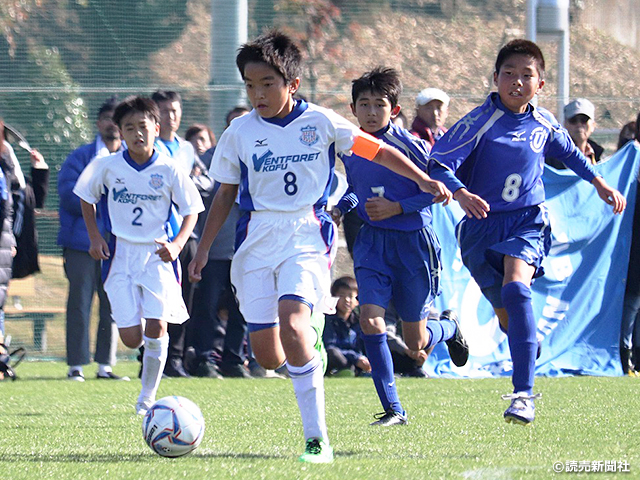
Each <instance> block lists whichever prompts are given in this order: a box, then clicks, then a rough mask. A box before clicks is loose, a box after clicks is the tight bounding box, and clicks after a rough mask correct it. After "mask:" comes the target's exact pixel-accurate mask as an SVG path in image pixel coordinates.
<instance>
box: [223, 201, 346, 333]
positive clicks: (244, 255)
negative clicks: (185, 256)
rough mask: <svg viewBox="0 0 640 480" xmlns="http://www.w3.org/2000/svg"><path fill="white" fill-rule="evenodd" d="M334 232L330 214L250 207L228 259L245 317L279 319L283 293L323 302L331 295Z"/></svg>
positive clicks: (258, 320)
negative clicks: (253, 209) (241, 238)
mask: <svg viewBox="0 0 640 480" xmlns="http://www.w3.org/2000/svg"><path fill="white" fill-rule="evenodd" d="M335 234H336V231H335V224H334V223H333V222H331V219H330V218H329V217H328V215H326V213H322V214H319V215H316V213H315V212H314V211H313V210H312V209H306V210H304V211H296V212H252V213H251V219H250V220H249V223H248V225H247V234H246V238H245V239H244V241H243V242H242V243H241V245H240V247H239V248H238V250H237V251H236V253H235V255H234V257H233V261H232V263H231V283H232V284H233V286H234V287H235V290H236V296H237V298H238V302H239V304H240V311H241V312H242V315H243V316H244V318H245V320H246V321H247V322H248V323H262V324H264V323H274V322H277V321H278V300H279V299H280V298H281V297H283V296H285V295H286V296H293V297H294V298H299V299H300V300H301V301H302V302H303V303H307V304H309V305H310V306H311V305H313V306H317V305H323V304H324V299H325V297H330V293H329V291H330V286H331V272H330V269H331V263H332V262H333V260H334V258H335V253H336V242H335V240H334V239H335ZM321 302H322V303H321Z"/></svg>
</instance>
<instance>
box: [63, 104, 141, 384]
mask: <svg viewBox="0 0 640 480" xmlns="http://www.w3.org/2000/svg"><path fill="white" fill-rule="evenodd" d="M116 104H117V100H116V98H111V99H109V100H107V101H106V102H105V103H104V104H103V105H102V106H101V107H100V109H99V110H98V120H97V122H96V126H97V128H98V135H97V136H96V139H95V140H94V141H93V142H92V143H89V144H87V145H83V146H82V147H80V148H78V149H77V150H74V151H73V152H71V153H70V154H69V156H68V157H67V159H66V160H65V161H64V163H63V164H62V167H61V169H60V173H59V174H58V194H59V195H60V232H59V233H58V244H59V245H60V246H62V248H63V258H64V271H65V275H66V276H67V279H68V280H69V296H68V299H67V334H66V344H67V364H68V365H69V371H68V373H67V378H68V379H69V380H75V381H79V382H84V373H83V371H82V366H83V365H87V364H88V363H90V361H91V355H90V353H89V324H90V321H91V301H92V300H93V294H94V293H95V292H96V291H97V293H98V299H99V303H100V307H99V308H100V320H99V323H98V332H97V341H96V351H95V356H94V359H95V361H96V362H97V363H98V378H99V379H108V380H129V378H127V377H119V376H118V375H116V374H114V373H113V372H112V371H111V367H112V366H113V365H114V364H115V361H116V346H117V342H118V332H117V328H116V325H115V322H113V320H112V318H111V306H110V305H109V300H108V299H107V296H106V294H105V293H104V290H103V288H102V278H101V272H100V262H99V261H97V260H94V259H93V258H91V256H90V255H89V244H90V242H89V235H88V233H87V229H86V227H85V223H84V220H83V218H82V211H81V208H80V199H79V198H78V197H77V196H76V195H75V194H74V193H73V187H74V186H75V184H76V181H77V180H78V177H79V176H80V174H81V173H82V171H83V170H84V169H85V167H86V166H87V165H88V164H89V162H91V161H92V160H94V159H95V158H99V157H104V156H107V155H111V154H112V153H115V152H118V151H119V150H121V149H122V141H121V139H120V132H119V130H118V127H117V126H116V124H115V123H113V120H112V117H113V111H114V110H115V107H116ZM100 214H101V208H100V206H98V215H100ZM99 225H100V227H101V229H102V233H103V235H104V232H105V228H104V225H103V223H102V222H100V221H99Z"/></svg>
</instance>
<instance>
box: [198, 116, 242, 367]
mask: <svg viewBox="0 0 640 480" xmlns="http://www.w3.org/2000/svg"><path fill="white" fill-rule="evenodd" d="M248 111H249V110H248V109H246V108H244V107H236V108H234V109H233V110H231V111H230V112H228V113H227V116H226V120H227V127H228V126H229V123H230V122H231V120H233V119H234V118H236V117H238V116H241V115H243V114H245V113H248ZM214 151H215V146H212V147H211V148H210V149H209V150H207V151H206V152H205V153H204V154H203V155H202V162H203V165H204V168H206V169H208V168H209V167H210V165H211V159H212V158H213V153H214ZM219 187H220V184H219V183H217V182H216V183H215V185H214V186H213V188H212V189H211V190H209V191H207V192H201V194H202V199H203V201H204V206H205V211H204V212H202V213H201V214H200V215H199V217H198V223H197V224H196V227H195V229H194V230H195V232H196V233H197V234H198V236H199V235H200V233H201V232H202V229H203V227H204V223H205V221H206V219H207V215H208V214H209V208H210V207H211V202H212V201H213V197H214V195H215V193H216V191H217V190H218V188H219ZM239 218H240V207H239V206H238V204H237V203H235V204H234V205H233V206H232V207H231V211H230V212H229V216H228V217H227V219H226V220H225V222H224V224H223V225H222V228H221V229H220V232H219V233H218V235H217V236H216V239H215V240H214V242H213V244H212V245H211V248H210V249H209V261H208V262H207V265H206V266H205V267H204V268H203V269H202V273H201V275H202V280H200V282H198V284H197V288H196V290H195V294H194V308H193V315H192V318H191V321H190V324H189V328H188V332H189V333H188V337H189V340H188V344H189V345H190V346H192V347H193V348H194V350H195V361H194V362H188V367H189V370H190V372H191V373H192V374H194V375H196V376H206V377H214V378H215V377H219V376H220V374H222V376H225V377H235V378H251V377H252V375H251V373H249V371H248V370H247V369H246V368H245V366H244V362H245V359H246V358H245V357H246V356H245V354H244V345H245V337H246V334H247V323H246V322H245V320H244V317H243V316H242V314H241V313H240V309H239V308H238V304H237V302H236V299H235V297H234V295H233V291H232V287H231V279H230V272H231V259H232V258H233V253H234V250H235V244H234V243H235V230H236V223H237V222H238V219H239ZM221 310H225V311H226V312H227V321H226V327H225V326H224V325H223V321H222V319H221V316H220V311H221ZM216 362H218V365H217V366H216V364H215V363H216Z"/></svg>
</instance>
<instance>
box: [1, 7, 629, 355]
mask: <svg viewBox="0 0 640 480" xmlns="http://www.w3.org/2000/svg"><path fill="white" fill-rule="evenodd" d="M230 3H232V2H230ZM622 3H624V2H621V1H617V2H616V1H611V2H606V1H604V0H603V1H595V0H591V1H584V2H583V1H574V2H572V4H571V70H570V72H571V74H570V86H571V92H570V93H571V96H572V97H576V96H585V97H588V98H590V99H591V100H592V101H593V102H594V104H595V105H596V109H597V123H598V131H597V134H596V136H597V139H598V140H599V141H601V142H604V144H605V146H606V147H607V149H608V153H613V149H614V146H615V140H616V138H617V132H618V131H619V129H620V128H621V127H622V125H624V124H625V123H627V122H628V121H630V120H633V119H635V116H636V115H637V113H638V108H639V105H640V103H639V102H638V93H637V92H639V91H640V88H639V87H640V76H638V75H637V74H636V72H637V71H638V67H639V64H640V62H639V60H640V57H639V55H638V51H637V50H636V49H635V47H634V45H635V44H631V45H629V46H626V45H623V44H622V43H621V42H620V41H618V40H616V38H626V37H625V36H624V35H622V36H621V35H620V30H621V29H622V30H624V29H625V28H629V29H633V28H635V23H634V22H636V20H635V19H636V14H635V13H633V14H630V17H629V19H630V20H629V19H627V24H628V25H629V26H628V27H625V25H626V24H625V23H621V24H620V23H618V24H616V26H615V29H613V30H615V31H613V30H612V31H611V32H610V33H608V32H607V26H608V25H607V24H602V25H598V22H597V19H598V15H599V13H598V12H602V11H603V9H604V10H606V7H607V5H609V4H610V5H611V6H612V8H613V7H615V8H620V6H621V5H622ZM525 7H526V3H525V0H377V1H365V0H352V1H348V0H334V1H329V0H269V1H265V0H262V1H260V0H251V1H249V2H248V21H247V25H246V28H247V32H248V36H249V38H251V37H254V36H255V35H257V34H258V33H260V32H262V31H263V30H264V29H265V28H267V27H270V26H278V27H280V28H282V29H283V30H284V31H286V32H288V33H290V34H291V35H293V36H294V37H295V38H296V39H297V41H298V42H299V43H300V44H301V46H302V47H303V50H304V53H305V56H306V68H305V71H304V77H303V79H302V85H301V89H300V92H301V94H302V95H304V96H305V97H306V98H308V99H309V100H312V101H315V102H317V103H319V104H322V105H324V106H328V107H331V108H334V109H335V110H337V111H338V112H339V113H342V114H343V115H345V116H346V117H347V118H349V117H350V113H349V110H348V104H349V101H350V97H349V94H350V82H351V80H352V79H353V78H356V77H357V76H359V75H360V74H361V73H363V72H364V71H365V70H366V69H369V68H371V67H373V66H376V65H380V64H383V65H387V66H392V67H395V68H397V69H398V70H399V71H400V72H401V75H402V79H403V82H404V86H405V91H404V93H403V96H402V98H401V104H402V105H403V106H404V111H405V114H406V116H407V117H408V119H409V121H411V120H412V119H413V116H414V111H413V110H414V109H413V99H414V98H415V95H416V94H417V93H418V92H419V91H420V90H421V89H423V88H426V87H428V86H435V87H439V88H442V89H444V90H446V91H447V92H448V93H449V94H450V95H451V97H452V103H451V106H450V114H449V122H448V124H449V125H450V124H452V123H453V122H454V121H455V120H456V119H458V118H459V117H460V116H462V115H463V114H464V113H466V112H467V111H468V110H470V109H471V108H473V107H474V106H475V105H477V104H478V103H481V102H482V101H483V100H484V98H485V96H486V95H487V94H488V93H489V92H490V91H491V89H492V83H493V82H492V74H493V63H494V61H495V55H496V53H497V51H498V49H499V48H500V46H501V45H503V44H504V43H505V42H506V41H508V40H510V39H511V38H515V37H522V36H524V31H525V17H524V15H525V11H526V8H525ZM216 15H217V11H216V3H215V1H214V4H213V5H212V3H211V0H164V1H162V2H158V1H156V0H136V1H131V0H102V1H101V0H5V1H3V2H1V3H0V116H2V117H3V118H4V120H5V121H6V122H7V123H9V124H11V125H12V126H14V127H16V128H17V129H18V130H19V131H21V132H22V133H23V134H24V135H25V136H26V137H27V139H28V141H29V142H30V144H31V145H32V146H33V147H35V148H37V149H38V150H40V151H41V152H42V153H43V154H44V156H45V158H46V160H47V162H48V163H49V165H50V167H51V184H50V194H49V197H48V198H47V201H46V208H45V209H44V210H43V211H42V212H40V213H39V215H38V219H37V226H38V231H39V235H40V251H41V266H42V270H43V272H42V273H41V274H38V275H35V276H33V277H31V278H29V279H27V280H24V281H21V282H14V283H13V285H12V286H11V289H10V293H11V295H20V297H21V303H22V306H23V309H22V310H19V309H17V308H16V307H15V306H14V299H13V298H9V299H8V301H7V306H6V309H7V312H8V318H7V322H6V331H7V334H10V335H12V337H13V344H14V345H18V344H19V345H25V346H26V347H27V348H28V349H29V352H30V354H31V355H32V356H43V357H63V356H64V353H65V349H64V313H63V312H64V304H65V301H66V285H67V284H66V279H65V278H64V273H63V270H62V262H61V250H60V248H59V247H58V246H57V245H56V235H57V231H58V228H59V224H58V218H57V208H58V195H57V191H56V184H57V172H58V171H59V168H60V165H61V164H62V162H63V161H64V159H65V158H66V156H67V154H68V153H69V152H70V151H72V150H73V149H75V148H77V147H78V146H80V145H82V144H84V143H88V142H89V141H91V140H92V138H93V136H94V135H95V128H94V124H95V120H96V112H97V109H98V107H99V106H100V104H101V103H102V102H103V101H104V100H105V99H106V98H108V97H109V96H111V95H114V94H117V95H119V96H120V97H124V96H126V95H129V94H132V93H142V94H150V93H152V92H153V91H154V90H156V89H158V88H165V89H172V90H177V91H179V92H180V93H181V94H182V96H183V103H184V105H183V109H184V115H183V119H182V127H181V132H184V131H185V130H186V128H187V127H188V126H189V125H190V124H192V123H195V122H205V123H209V124H211V125H214V126H215V125H219V124H220V122H219V120H220V119H221V118H222V117H223V116H224V114H225V113H226V111H227V110H228V109H229V108H230V107H231V106H232V104H230V103H229V100H228V98H227V100H225V101H224V102H221V101H217V99H220V98H221V97H220V96H219V95H217V94H219V92H223V91H232V92H235V93H234V94H235V97H234V96H233V95H232V96H231V97H230V98H235V99H236V100H235V101H236V102H237V101H242V92H241V88H240V90H238V88H239V87H238V84H237V83H235V84H225V83H221V82H220V81H219V76H218V74H217V72H216V71H212V68H211V65H213V64H214V63H212V61H211V58H212V52H211V44H212V32H211V25H212V24H216V22H214V20H216V19H217V17H216ZM218 20H219V19H218ZM223 20H224V19H223ZM219 23H220V22H218V24H219ZM633 35H636V32H635V30H634V31H633ZM634 38H635V37H634ZM539 43H540V44H541V47H542V49H543V51H544V53H545V55H546V57H547V76H546V79H547V85H546V86H545V89H544V92H545V93H544V94H543V95H542V96H541V98H540V104H541V105H543V106H545V107H547V108H549V109H550V110H551V111H553V112H555V105H556V100H555V92H556V88H555V85H554V79H555V77H556V64H555V62H556V47H555V44H554V43H553V42H550V41H545V40H544V39H543V40H542V41H541V42H539ZM627 43H629V42H627ZM216 48H217V49H218V50H219V51H218V52H213V54H214V56H215V54H216V53H220V52H225V53H227V54H228V53H229V50H231V52H234V51H235V49H236V48H237V45H235V44H234V42H233V40H232V39H229V42H228V43H226V44H225V43H224V42H222V44H221V43H219V42H218V43H216ZM227 67H228V68H231V69H233V68H235V67H234V66H233V65H228V66H227ZM213 70H215V69H213ZM217 130H218V131H215V133H216V135H219V134H220V133H221V132H220V131H219V129H217ZM14 147H15V148H16V152H17V154H18V157H19V159H20V162H21V165H22V167H23V170H24V171H25V172H28V171H29V168H28V167H29V156H28V153H27V152H25V151H23V150H20V149H19V148H17V146H15V145H14ZM343 257H344V256H343ZM339 268H340V269H341V270H342V271H348V270H349V268H350V263H349V262H348V260H346V259H345V260H344V262H343V263H341V265H340V266H339ZM34 337H35V344H34ZM93 337H94V335H92V338H93ZM123 353H125V350H123Z"/></svg>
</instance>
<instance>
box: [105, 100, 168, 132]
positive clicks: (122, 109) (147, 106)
mask: <svg viewBox="0 0 640 480" xmlns="http://www.w3.org/2000/svg"><path fill="white" fill-rule="evenodd" d="M133 112H140V113H142V114H144V115H145V116H148V117H149V118H151V119H152V120H154V121H155V122H156V123H160V111H159V110H158V104H157V103H156V102H154V101H153V100H152V99H150V98H148V97H141V96H135V95H132V96H130V97H127V98H125V99H124V100H123V101H121V102H120V103H119V104H118V106H117V107H116V109H115V110H114V112H113V121H114V122H115V124H116V125H118V126H119V127H122V125H121V122H122V119H123V118H124V117H126V116H127V115H129V114H130V113H133Z"/></svg>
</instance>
